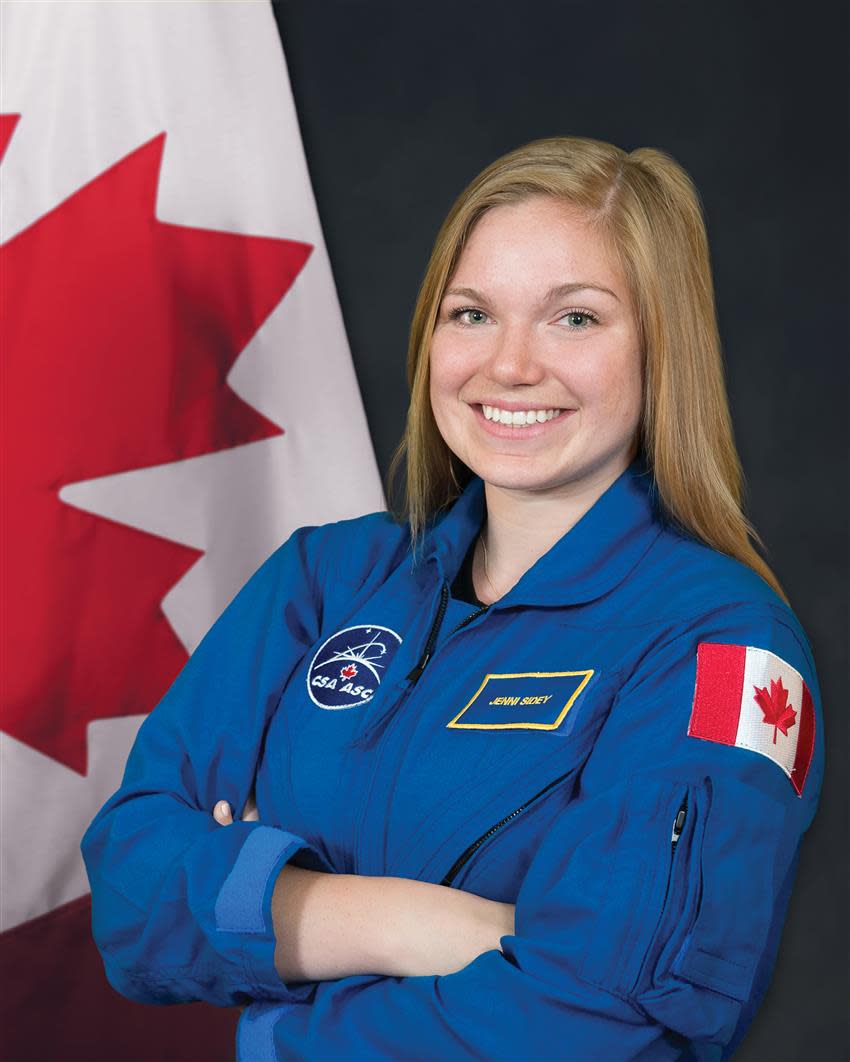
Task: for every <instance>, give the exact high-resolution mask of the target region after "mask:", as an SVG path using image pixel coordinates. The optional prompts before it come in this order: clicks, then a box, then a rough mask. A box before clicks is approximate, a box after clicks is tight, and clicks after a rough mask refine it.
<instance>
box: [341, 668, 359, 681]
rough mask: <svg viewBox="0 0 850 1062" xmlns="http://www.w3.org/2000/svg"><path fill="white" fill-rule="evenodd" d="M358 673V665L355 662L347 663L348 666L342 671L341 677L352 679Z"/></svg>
mask: <svg viewBox="0 0 850 1062" xmlns="http://www.w3.org/2000/svg"><path fill="white" fill-rule="evenodd" d="M356 674H357V667H356V665H355V664H346V666H345V667H344V668H343V669H342V670H341V671H340V677H341V678H344V679H352V678H354V676H355V675H356Z"/></svg>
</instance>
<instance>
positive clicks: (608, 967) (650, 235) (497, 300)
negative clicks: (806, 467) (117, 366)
mask: <svg viewBox="0 0 850 1062" xmlns="http://www.w3.org/2000/svg"><path fill="white" fill-rule="evenodd" d="M408 365H409V376H410V382H411V405H410V411H409V415H408V422H407V429H406V432H405V437H404V439H403V441H402V444H401V446H400V447H399V450H398V453H397V455H396V460H395V462H394V468H395V469H398V468H400V467H401V464H402V462H406V471H407V477H406V488H405V489H406V494H405V497H404V501H403V504H402V506H401V510H402V511H401V512H399V513H397V514H395V516H392V515H391V514H389V513H373V514H370V515H369V516H364V517H361V518H358V519H356V520H346V521H341V522H339V523H336V524H329V525H326V526H323V527H306V528H301V529H300V530H299V531H297V532H296V533H295V534H294V535H293V536H292V537H291V538H290V539H289V541H287V542H286V543H284V544H283V545H282V546H281V547H280V548H279V549H278V550H277V551H276V552H275V553H274V554H273V555H272V556H271V557H270V558H269V559H268V560H267V561H266V563H265V564H264V565H263V566H262V567H261V568H260V569H259V570H258V571H257V572H256V573H255V575H254V576H253V577H252V579H251V580H250V581H249V582H248V584H247V585H246V586H245V587H244V588H243V589H242V590H241V591H240V593H239V594H238V595H237V597H236V598H235V599H234V601H233V602H232V603H231V605H230V606H229V607H228V609H227V610H226V611H225V612H224V614H223V615H222V616H221V618H220V619H219V620H218V622H217V623H216V624H215V626H214V627H213V628H212V630H211V631H210V633H209V634H208V635H207V637H206V638H205V639H204V641H203V642H202V644H201V645H200V646H199V648H198V649H197V650H196V652H195V653H194V654H193V656H192V658H191V659H190V661H189V662H188V664H187V665H186V667H185V668H184V670H183V672H182V673H181V675H180V676H179V677H178V679H177V681H176V682H175V684H174V686H173V687H172V688H171V690H169V692H168V694H167V695H166V696H165V698H164V699H163V701H162V702H161V703H160V705H159V706H158V707H157V709H156V710H155V711H154V712H153V713H152V714H151V716H150V717H149V719H148V720H147V721H146V722H145V724H144V725H143V727H142V728H141V731H140V733H139V737H138V740H137V742H136V745H135V746H134V749H133V752H132V754H131V757H130V761H129V764H128V768H127V773H126V775H125V779H124V783H123V785H122V787H121V789H120V790H119V791H118V792H117V793H116V794H115V795H114V796H113V797H112V798H111V800H110V801H109V802H108V803H107V804H106V805H105V807H104V808H103V809H102V810H101V812H100V813H99V815H98V816H97V818H96V819H95V821H94V822H93V823H92V825H91V827H90V829H89V831H88V832H87V834H86V837H85V838H84V842H83V849H84V855H85V858H86V862H87V866H88V870H89V875H90V879H91V883H92V894H93V904H94V926H95V937H96V940H97V942H98V944H99V946H100V948H101V951H102V953H103V955H104V959H105V962H106V967H107V972H108V974H109V977H110V980H111V981H112V983H113V984H114V985H115V987H116V988H118V989H119V990H120V991H121V992H123V993H125V994H126V995H128V996H130V997H131V998H133V999H137V1000H141V1001H143V1002H181V1001H187V1000H193V999H205V1000H208V1001H211V1002H214V1003H218V1004H220V1005H232V1004H241V1005H244V1004H248V1006H247V1007H246V1010H245V1013H244V1015H243V1017H242V1019H241V1021H240V1031H239V1056H240V1058H242V1059H246V1060H247V1059H250V1060H251V1062H254V1060H265V1059H273V1058H280V1059H282V1058H329V1059H330V1058H340V1059H343V1058H346V1059H348V1058H371V1059H387V1060H390V1059H397V1058H406V1059H422V1060H426V1059H427V1060H430V1059H434V1058H440V1059H470V1058H475V1059H506V1060H508V1059H516V1058H540V1059H551V1058H563V1059H577V1058H604V1059H611V1060H617V1059H638V1058H639V1059H641V1060H642V1062H668V1060H673V1059H685V1058H688V1059H695V1058H700V1059H721V1058H726V1057H728V1055H729V1054H730V1052H731V1051H732V1050H734V1048H735V1046H736V1045H737V1043H738V1042H739V1041H740V1039H741V1037H742V1035H743V1033H744V1032H745V1030H746V1029H747V1027H748V1025H749V1023H750V1022H751V1020H752V1017H753V1015H754V1013H755V1011H756V1009H757V1007H758V1005H759V1003H760V1000H761V998H762V996H763V994H764V992H765V989H766V986H767V984H768V980H769V977H770V973H771V969H772V966H773V963H774V960H775V956H776V951H777V947H778V943H779V936H780V933H781V929H782V924H783V920H784V916H785V910H786V906H787V903H788V898H789V895H790V891H791V887H792V883H793V879H794V871H795V867H796V863H797V855H798V851H799V846H800V841H801V838H802V836H803V834H804V832H805V831H806V829H807V828H808V826H809V824H810V822H811V820H812V817H813V815H814V813H815V809H816V806H817V801H818V796H819V791H820V784H821V776H822V770H823V739H822V736H821V726H820V722H819V720H820V702H819V695H818V687H817V679H816V675H815V669H814V663H813V660H812V656H811V651H810V648H809V646H808V642H807V640H806V636H805V634H804V633H803V631H802V629H801V628H800V625H799V623H798V621H797V619H796V617H795V616H794V614H793V612H792V611H791V609H790V607H789V606H788V604H787V602H786V601H785V599H784V597H783V596H782V593H781V590H780V588H779V586H778V583H777V581H776V579H775V577H774V576H773V574H772V573H771V572H770V570H769V568H768V567H767V565H766V564H765V562H764V561H763V559H762V558H761V557H760V556H759V554H758V553H757V551H756V549H755V547H754V545H753V543H752V541H751V538H750V529H749V526H748V524H747V522H746V520H745V518H744V516H743V514H742V512H741V508H740V496H741V471H740V466H739V463H738V459H737V455H736V453H735V448H734V444H733V441H732V433H731V424H730V418H729V412H728V407H727V402H726V396H725V390H724V386H723V372H722V363H721V358H720V349H719V341H718V336H717V327H716V322H715V316H714V305H713V296H712V282H711V273H710V269H709V259H708V247H707V240H706V235H705V229H704V226H703V222H702V216H701V212H700V208H699V202H698V198H697V195H696V192H695V190H694V188H693V186H692V184H691V182H690V180H689V179H688V177H687V175H686V174H685V173H684V172H683V171H682V170H681V168H680V167H679V166H678V165H677V164H676V163H675V162H674V161H673V160H672V159H670V158H669V157H668V156H666V155H664V154H663V153H662V152H659V151H655V150H652V149H648V148H647V149H640V150H638V151H634V152H631V153H630V154H627V153H626V152H624V151H621V150H620V149H619V148H616V147H614V146H613V145H610V144H604V143H602V142H600V141H595V140H586V139H580V138H571V137H555V138H550V139H546V140H541V141H535V142H534V143H531V144H528V145H526V146H524V147H522V148H518V149H517V150H516V151H514V152H511V153H510V154H508V155H506V156H504V157H503V158H501V159H497V160H496V161H495V162H494V163H493V164H492V165H491V166H489V167H488V168H487V169H486V170H485V171H484V172H483V173H482V174H480V175H479V176H478V177H477V178H476V179H475V180H474V181H473V182H472V183H471V184H470V186H469V187H468V188H467V189H466V190H465V191H464V192H463V193H462V194H461V195H460V197H459V198H458V200H457V202H456V203H455V205H454V206H453V208H452V210H451V212H450V213H449V216H448V218H447V219H446V221H445V223H444V225H443V227H442V228H441V230H440V233H439V234H438V237H437V241H436V244H435V247H434V251H433V253H432V256H431V260H430V262H429V264H428V267H427V270H426V272H425V278H424V281H423V284H422V288H421V290H420V293H419V299H418V302H417V305H416V310H415V313H414V318H413V323H412V327H411V336H410V347H409V363H408ZM252 793H253V796H252ZM254 796H255V799H254ZM242 807H244V808H245V809H246V810H245V812H244V814H243V819H242V821H237V822H234V821H233V818H232V814H231V809H232V808H242ZM730 898H731V899H730Z"/></svg>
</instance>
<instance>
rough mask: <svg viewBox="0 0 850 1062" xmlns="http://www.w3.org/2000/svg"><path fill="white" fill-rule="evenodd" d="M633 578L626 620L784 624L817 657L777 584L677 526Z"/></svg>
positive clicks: (745, 626)
mask: <svg viewBox="0 0 850 1062" xmlns="http://www.w3.org/2000/svg"><path fill="white" fill-rule="evenodd" d="M629 584H630V585H629V586H628V587H624V588H623V595H622V596H621V600H620V601H619V602H618V603H617V608H618V609H619V611H620V615H621V616H623V617H624V619H625V621H626V622H629V621H631V622H634V623H635V624H636V625H638V624H640V625H643V624H648V625H651V626H653V627H655V628H659V627H662V628H665V629H667V630H668V631H669V632H670V633H671V634H675V633H676V632H684V631H686V630H692V631H694V630H698V629H699V628H700V627H704V628H705V629H706V631H709V630H712V629H715V628H720V627H723V625H724V624H725V625H729V624H732V625H733V626H735V627H736V628H738V629H740V630H741V631H742V632H743V631H745V630H751V631H752V632H753V635H754V636H757V634H758V633H759V632H760V631H764V632H766V631H768V630H770V629H772V628H774V627H777V626H778V627H781V628H783V629H784V630H785V631H787V633H788V635H789V636H790V637H792V638H793V640H794V641H795V642H797V643H798V645H799V649H800V651H801V652H802V653H803V654H804V656H806V657H807V659H808V660H809V661H810V662H811V647H810V645H809V642H808V639H807V638H806V635H805V632H804V631H803V628H802V626H801V624H800V622H799V620H798V618H797V616H796V615H795V613H794V611H793V609H792V608H791V607H790V606H789V604H788V603H787V602H786V601H785V600H783V598H781V597H780V596H779V595H778V594H777V593H776V591H775V590H774V589H773V587H772V586H770V585H769V584H768V583H767V582H765V580H764V579H762V577H761V576H760V575H759V574H758V573H757V572H755V571H754V570H753V569H752V568H750V567H749V566H748V565H746V564H744V563H743V562H741V561H739V560H737V559H736V558H734V557H730V556H727V555H726V554H724V553H721V552H720V551H719V550H716V549H712V548H711V547H710V546H707V545H705V544H704V543H702V542H699V541H697V540H696V539H694V538H692V537H690V536H688V535H686V534H684V533H681V532H679V531H677V530H676V529H675V528H672V527H669V526H665V527H664V528H663V529H662V531H661V532H660V534H659V535H658V537H657V538H656V539H655V541H654V542H653V544H652V546H651V547H650V548H649V550H648V551H647V553H646V554H645V556H644V557H643V558H642V561H641V563H640V564H639V565H638V568H637V569H636V571H635V573H634V576H633V578H632V579H630V580H629ZM624 606H625V607H624ZM812 666H813V665H812Z"/></svg>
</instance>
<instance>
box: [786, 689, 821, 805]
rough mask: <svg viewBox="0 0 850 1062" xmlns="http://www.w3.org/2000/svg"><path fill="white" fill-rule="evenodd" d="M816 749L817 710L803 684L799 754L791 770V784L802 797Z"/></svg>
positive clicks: (798, 741) (795, 757) (798, 737)
mask: <svg viewBox="0 0 850 1062" xmlns="http://www.w3.org/2000/svg"><path fill="white" fill-rule="evenodd" d="M814 747H815V709H814V705H813V704H812V695H811V693H809V687H808V686H807V685H806V684H805V682H804V683H803V702H802V704H801V706H800V733H799V734H798V736H797V752H796V755H795V756H794V766H793V767H792V769H791V783H792V785H793V786H794V788H795V789H796V790H797V793H798V794H800V795H802V793H803V786H804V785H805V784H806V775H807V774H808V773H809V765H810V764H811V762H812V752H813V751H814Z"/></svg>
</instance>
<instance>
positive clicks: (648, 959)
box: [631, 792, 688, 991]
mask: <svg viewBox="0 0 850 1062" xmlns="http://www.w3.org/2000/svg"><path fill="white" fill-rule="evenodd" d="M687 820H688V794H687V792H685V795H684V798H683V799H682V803H681V805H680V806H679V810H678V811H677V812H676V817H675V818H674V819H673V828H672V831H671V833H670V862H669V869H668V872H667V884H666V886H665V888H664V899H663V900H662V902H661V908H660V910H659V914H658V920H657V921H656V923H655V929H654V930H653V931H652V938H651V943H650V947H649V950H648V951H647V952H646V954H645V955H644V957H643V961H642V962H641V964H640V969H639V970H638V974H637V978H636V979H635V982H634V984H633V985H632V989H631V990H632V991H636V990H637V988H638V986H639V985H640V984H641V982H642V980H643V978H644V977H645V975H646V971H647V969H649V967H650V963H652V964H654V963H655V962H656V960H657V958H658V955H659V954H660V953H661V947H662V946H663V942H662V944H659V943H658V941H657V937H658V933H659V930H660V928H661V925H662V923H663V921H664V915H665V912H666V909H667V903H668V901H669V899H670V890H671V888H672V885H673V871H674V869H675V866H676V845H678V843H679V838H680V837H681V836H682V833H683V831H684V829H685V823H686V822H687Z"/></svg>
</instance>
